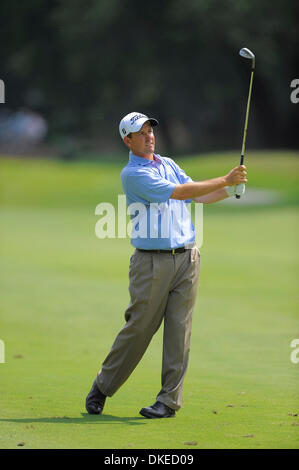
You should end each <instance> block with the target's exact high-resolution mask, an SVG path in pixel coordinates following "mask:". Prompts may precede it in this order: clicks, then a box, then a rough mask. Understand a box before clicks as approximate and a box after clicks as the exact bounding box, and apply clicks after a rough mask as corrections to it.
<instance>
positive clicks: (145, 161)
mask: <svg viewBox="0 0 299 470" xmlns="http://www.w3.org/2000/svg"><path fill="white" fill-rule="evenodd" d="M129 159H130V162H132V163H135V164H137V165H143V166H145V165H149V164H150V163H151V162H152V160H148V159H147V158H143V157H138V156H137V155H135V154H134V153H132V152H130V153H129ZM154 159H155V161H157V162H158V163H161V159H160V158H159V156H158V155H156V154H155V153H154Z"/></svg>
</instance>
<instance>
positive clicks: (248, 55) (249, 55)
mask: <svg viewBox="0 0 299 470" xmlns="http://www.w3.org/2000/svg"><path fill="white" fill-rule="evenodd" d="M239 54H240V56H242V57H245V59H251V60H254V59H255V55H254V53H253V52H251V50H250V49H247V47H243V49H241V50H240V52H239Z"/></svg>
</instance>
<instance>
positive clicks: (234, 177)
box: [224, 165, 247, 186]
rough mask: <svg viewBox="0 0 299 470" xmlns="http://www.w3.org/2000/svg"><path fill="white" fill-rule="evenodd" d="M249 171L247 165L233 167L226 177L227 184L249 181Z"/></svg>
mask: <svg viewBox="0 0 299 470" xmlns="http://www.w3.org/2000/svg"><path fill="white" fill-rule="evenodd" d="M246 175H247V171H246V166H245V165H239V166H236V167H235V168H233V169H232V170H231V171H230V172H229V173H228V174H227V175H226V176H225V177H224V178H225V182H226V185H227V186H235V185H236V184H240V183H247V178H246Z"/></svg>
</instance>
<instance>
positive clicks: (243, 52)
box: [236, 47, 255, 199]
mask: <svg viewBox="0 0 299 470" xmlns="http://www.w3.org/2000/svg"><path fill="white" fill-rule="evenodd" d="M239 54H240V56H242V57H245V59H250V60H251V61H252V62H251V75H250V84H249V93H248V100H247V109H246V117H245V125H244V133H243V144H242V152H241V160H240V165H243V162H244V154H245V142H246V135H247V124H248V115H249V108H250V99H251V90H252V83H253V74H254V69H255V55H254V54H253V52H251V51H250V50H249V49H247V47H243V49H241V50H240V52H239ZM241 185H245V183H240V184H238V185H237V187H239V188H241ZM236 198H237V199H240V196H239V195H238V194H236Z"/></svg>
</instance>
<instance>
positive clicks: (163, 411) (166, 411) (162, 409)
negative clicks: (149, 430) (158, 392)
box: [139, 401, 175, 419]
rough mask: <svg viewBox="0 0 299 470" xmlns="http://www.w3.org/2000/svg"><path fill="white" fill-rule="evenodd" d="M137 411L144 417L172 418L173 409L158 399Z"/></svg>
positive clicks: (173, 415) (173, 414)
mask: <svg viewBox="0 0 299 470" xmlns="http://www.w3.org/2000/svg"><path fill="white" fill-rule="evenodd" d="M139 413H140V414H141V415H142V416H144V417H145V418H153V419H154V418H174V417H175V410H173V409H172V408H169V406H166V405H164V403H162V402H160V401H156V403H154V405H152V406H148V407H147V408H142V409H141V410H140V411H139Z"/></svg>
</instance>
